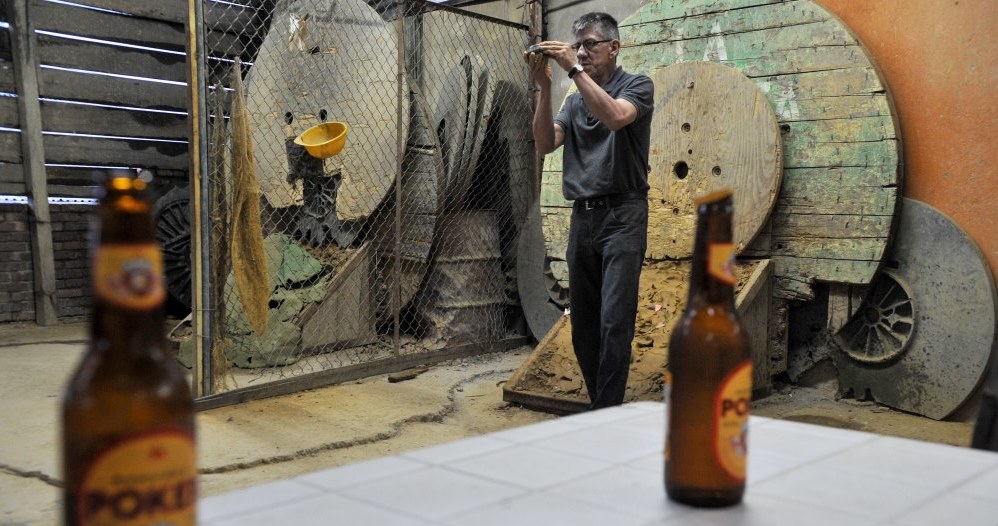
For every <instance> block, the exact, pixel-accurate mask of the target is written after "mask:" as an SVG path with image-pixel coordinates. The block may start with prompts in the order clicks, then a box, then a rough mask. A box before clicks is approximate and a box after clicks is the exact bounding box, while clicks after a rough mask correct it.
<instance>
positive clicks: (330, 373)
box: [188, 0, 536, 409]
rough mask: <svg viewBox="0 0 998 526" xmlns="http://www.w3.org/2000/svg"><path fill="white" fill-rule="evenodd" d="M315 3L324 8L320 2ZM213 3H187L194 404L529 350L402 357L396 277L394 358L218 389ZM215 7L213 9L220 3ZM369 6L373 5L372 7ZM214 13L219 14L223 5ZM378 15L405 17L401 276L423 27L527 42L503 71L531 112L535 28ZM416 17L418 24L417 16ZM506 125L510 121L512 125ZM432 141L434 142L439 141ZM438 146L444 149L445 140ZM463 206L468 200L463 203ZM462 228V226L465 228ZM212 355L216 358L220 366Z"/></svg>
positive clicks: (417, 9) (397, 194) (431, 7)
mask: <svg viewBox="0 0 998 526" xmlns="http://www.w3.org/2000/svg"><path fill="white" fill-rule="evenodd" d="M288 1H289V2H291V3H292V4H293V3H294V2H295V1H303V0H288ZM312 1H314V2H319V1H321V0H312ZM208 3H209V0H190V1H189V7H190V9H189V16H190V19H189V24H188V38H189V42H188V49H189V51H190V56H191V60H190V63H189V66H190V70H189V75H190V82H189V86H190V87H191V119H190V122H191V128H192V133H191V138H192V140H191V146H190V152H191V177H190V180H191V201H190V203H191V223H192V228H191V232H192V254H191V258H192V269H193V271H192V286H193V298H192V299H193V327H192V328H193V335H192V341H193V348H194V351H193V356H194V360H193V362H194V364H193V369H194V373H195V374H194V384H195V385H194V389H195V393H196V395H197V402H196V403H197V406H198V408H199V409H208V408H211V407H218V406H223V405H229V404H233V403H239V402H242V401H247V400H252V399H257V398H264V397H268V396H275V395H280V394H287V393H291V392H296V391H300V390H304V389H310V388H315V387H320V386H324V385H329V384H334V383H340V382H344V381H349V380H353V379H357V378H362V377H366V376H371V375H376V374H385V373H390V372H397V371H401V370H404V369H407V368H411V367H415V366H417V365H422V364H429V363H437V362H440V361H445V360H449V359H454V358H461V357H467V356H472V355H476V354H481V353H486V352H494V351H498V350H507V349H511V348H514V347H517V346H521V345H524V344H526V343H529V342H530V341H531V340H532V338H531V337H530V336H529V334H528V333H529V331H527V330H523V329H521V330H520V331H519V332H520V333H519V334H517V333H516V331H510V330H508V329H509V327H507V331H506V332H505V333H504V335H503V336H501V337H498V338H487V339H484V340H480V341H473V342H470V343H465V342H464V341H462V342H461V343H459V344H456V345H445V346H443V347H442V348H436V349H422V351H420V350H419V349H418V348H419V342H418V341H417V342H416V343H415V347H416V348H417V350H416V351H415V352H413V351H412V349H411V348H410V349H409V350H408V351H407V352H403V350H402V345H403V339H404V335H403V334H401V329H402V325H403V322H402V321H401V320H400V313H401V311H402V309H401V306H400V305H399V301H398V298H399V297H400V296H401V295H402V294H401V293H400V290H399V288H400V287H401V285H400V284H399V281H400V280H399V279H398V274H396V275H395V277H396V278H397V279H396V282H395V283H394V284H393V286H395V287H399V288H396V289H395V290H396V293H395V294H394V295H393V296H392V313H391V314H392V319H391V321H390V323H388V325H389V326H390V328H391V334H390V335H389V334H384V335H382V336H384V337H383V338H382V339H383V340H385V339H387V340H389V341H390V345H391V350H390V352H387V353H381V354H380V355H378V356H374V357H373V358H371V359H366V358H359V359H357V358H355V359H353V360H352V361H351V362H349V363H343V364H341V365H339V366H335V367H325V368H323V369H322V370H319V371H315V372H307V373H303V374H292V375H285V374H283V373H282V374H280V375H278V376H279V377H278V378H276V379H274V378H271V379H270V381H267V382H261V383H259V384H257V385H252V386H246V387H238V388H236V389H231V390H222V389H220V386H219V385H218V382H216V380H218V379H219V378H220V375H224V374H225V372H224V371H220V370H219V367H218V365H217V364H218V361H217V360H218V358H217V354H218V353H217V351H213V349H214V348H215V347H216V346H217V345H218V343H219V341H220V340H221V339H223V338H224V337H225V335H224V334H222V331H223V328H222V327H219V326H218V325H219V322H218V320H219V319H221V318H220V317H218V316H215V309H216V306H217V305H218V304H219V300H218V298H216V297H215V296H216V295H218V291H219V290H222V289H220V288H218V285H219V284H217V283H213V282H212V280H217V278H218V273H217V272H213V271H212V268H213V267H212V265H214V264H215V263H214V260H213V257H214V255H215V254H214V253H215V252H218V251H217V250H216V249H215V248H214V247H212V242H211V240H212V235H213V233H212V219H213V217H212V214H213V210H212V205H211V203H213V199H214V198H215V197H216V196H213V195H212V184H211V181H210V178H211V176H212V166H211V161H210V158H211V156H212V155H213V153H214V152H212V151H210V150H211V148H212V147H211V144H210V138H209V134H210V133H211V129H212V125H211V115H212V108H210V107H209V105H210V104H211V103H210V97H209V93H210V92H211V90H212V88H213V86H212V80H210V79H209V77H210V74H209V66H208V65H207V62H208V58H209V57H208V54H207V52H206V47H205V45H204V42H205V35H206V30H207V29H206V24H205V10H206V4H208ZM211 3H212V4H214V2H211ZM282 3H285V2H282V0H278V1H276V2H273V3H272V4H277V5H278V6H279V5H281V4H282ZM367 3H368V5H371V2H367ZM213 7H217V5H215V6H213ZM271 7H273V8H274V9H277V6H273V5H272V6H271ZM372 7H375V6H372ZM377 8H378V9H379V12H380V13H385V14H389V15H391V14H392V13H404V16H394V20H391V21H390V22H388V23H391V24H394V26H395V31H396V35H402V36H401V37H397V38H396V44H397V57H398V60H397V61H396V64H395V65H394V66H395V70H396V71H395V72H396V80H395V82H396V88H397V90H396V100H395V102H396V109H395V113H396V115H397V122H396V123H395V126H396V129H395V132H396V137H397V140H396V145H395V161H396V166H395V174H394V178H393V181H392V183H391V184H392V187H393V188H392V189H391V190H392V191H393V193H394V200H395V203H398V206H393V210H392V211H393V212H394V214H395V217H394V221H393V225H392V228H393V230H394V233H393V234H392V235H393V236H394V241H395V243H394V244H395V247H394V256H395V257H394V265H395V267H394V270H395V272H399V271H400V269H401V266H400V265H401V264H400V253H401V251H402V249H401V247H400V241H399V240H400V239H401V230H402V229H403V228H404V227H405V226H406V225H404V218H403V217H402V210H403V205H402V204H401V203H403V202H404V199H406V196H405V195H404V192H403V190H404V189H403V174H404V172H405V170H406V168H405V167H404V166H403V164H404V162H406V159H407V151H409V150H410V149H411V147H410V146H408V145H407V140H411V138H412V136H413V131H412V130H411V129H410V127H409V123H408V122H407V119H408V117H407V116H406V115H405V113H406V111H407V110H404V109H403V106H408V104H403V102H404V101H408V100H411V99H410V98H411V96H412V92H414V91H420V90H419V89H410V88H411V86H410V84H411V81H412V79H414V78H417V77H419V76H420V75H421V74H422V71H421V67H419V66H418V65H417V64H416V63H415V62H410V63H408V64H407V59H410V58H411V57H412V56H413V50H414V49H419V46H420V45H421V43H422V42H423V40H422V39H423V34H422V31H423V27H422V25H421V23H422V20H423V16H422V15H425V14H427V13H433V12H438V11H439V12H446V13H451V14H453V15H455V16H458V17H461V20H464V19H467V20H474V21H475V22H474V23H476V24H486V25H487V27H501V28H503V30H504V31H510V32H511V34H514V35H519V40H520V41H521V42H519V43H517V44H518V46H516V49H512V50H509V52H508V56H509V57H510V58H509V59H508V60H509V63H504V64H503V67H508V68H514V69H515V68H519V69H520V70H521V71H522V76H521V77H520V78H521V79H522V86H521V87H522V89H523V93H522V100H518V101H511V102H515V103H516V104H517V105H518V107H520V106H525V107H526V108H528V109H531V110H532V107H533V100H532V91H530V90H529V89H528V83H527V76H526V69H525V67H524V66H523V63H522V61H516V62H513V59H512V57H519V54H520V50H522V49H523V47H522V46H519V44H525V43H526V42H527V41H528V38H529V28H528V26H526V25H523V24H516V23H512V22H508V21H504V20H499V19H495V18H491V17H488V16H484V15H480V14H476V13H470V12H466V11H463V10H460V9H456V8H452V7H448V6H443V5H439V4H432V3H429V2H426V1H425V0H396V1H394V2H382V3H380V4H378V5H377ZM417 13H418V14H419V16H415V15H416V14H417ZM271 15H272V16H276V15H274V13H271ZM386 20H387V18H386ZM486 44H487V43H486ZM484 47H487V46H484ZM313 52H314V51H313ZM216 79H217V76H216ZM418 83H419V82H418V81H417V82H416V84H418ZM413 100H414V99H413ZM497 104H498V103H497ZM509 113H510V115H512V113H513V112H512V111H510V112H509ZM531 113H532V111H531ZM506 118H509V119H512V117H506ZM490 125H491V122H490ZM483 129H484V127H483ZM431 135H434V137H436V135H435V134H431ZM523 136H524V138H523V141H524V142H527V143H529V141H530V139H529V132H528V130H526V129H524V130H523ZM437 139H438V141H441V142H442V140H440V139H439V138H437ZM507 146H508V145H507ZM532 150H533V148H532V144H530V152H531V155H530V159H529V163H530V165H529V168H528V170H527V171H528V172H529V173H530V185H531V186H533V185H535V184H536V182H535V181H534V178H535V172H536V168H535V166H534V163H535V160H534V159H533V155H532ZM441 155H443V154H441ZM483 155H484V154H483ZM507 155H508V154H507ZM476 162H478V161H476ZM525 162H526V161H525ZM475 168H476V167H474V166H473V167H472V171H475ZM469 177H470V176H469ZM410 190H411V189H410ZM462 199H464V198H463V197H462ZM441 215H442V214H441ZM519 221H520V219H516V220H514V221H513V222H514V223H516V222H519ZM457 222H458V223H460V221H457ZM507 222H508V221H507ZM373 228H374V227H372V229H373ZM514 236H515V233H514ZM514 245H515V243H514ZM434 250H436V249H434ZM504 250H510V249H509V247H506V248H505V249H504ZM507 286H508V284H507ZM514 290H515V288H514ZM213 291H214V292H213ZM407 341H408V343H409V344H410V345H411V344H412V343H413V342H412V341H411V338H409V340H407ZM332 352H339V351H332ZM213 354H215V355H216V357H215V358H214V360H213ZM358 354H359V353H358ZM221 369H225V367H222V368H221Z"/></svg>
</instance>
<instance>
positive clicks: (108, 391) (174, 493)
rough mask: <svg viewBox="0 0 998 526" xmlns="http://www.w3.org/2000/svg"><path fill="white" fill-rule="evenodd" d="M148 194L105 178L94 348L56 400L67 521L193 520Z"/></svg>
mask: <svg viewBox="0 0 998 526" xmlns="http://www.w3.org/2000/svg"><path fill="white" fill-rule="evenodd" d="M145 188H146V183H145V181H143V180H141V179H133V178H131V177H130V176H114V177H111V178H109V179H108V180H107V181H106V182H105V183H104V186H103V190H104V195H103V196H102V197H101V199H100V204H99V206H98V213H97V215H98V222H97V224H96V230H95V232H94V239H93V241H94V242H95V243H96V244H95V246H94V247H93V249H92V253H91V262H92V265H91V269H92V270H91V280H92V291H93V307H92V311H91V319H90V342H89V346H88V348H87V350H86V353H85V354H84V356H83V358H82V360H81V362H80V364H79V365H78V366H77V369H76V370H75V371H74V373H73V375H72V376H71V377H70V379H69V382H68V384H67V385H66V387H65V390H64V392H63V395H62V400H61V404H62V415H61V416H62V473H63V481H64V490H63V523H64V524H66V525H89V524H100V525H130V526H131V525H154V524H155V525H192V524H195V522H196V514H195V502H196V489H195V488H196V479H197V461H196V457H195V447H194V444H195V439H194V410H193V402H192V397H191V391H190V387H189V386H188V383H187V381H186V380H185V378H184V373H183V371H182V369H181V368H180V366H179V364H178V363H177V362H176V361H175V360H174V359H173V357H172V356H171V355H170V352H169V349H168V347H167V342H166V336H165V333H164V332H165V324H164V310H163V302H164V299H165V287H164V282H163V268H162V266H163V264H162V259H161V256H160V251H159V247H158V246H157V245H156V240H155V237H154V228H153V220H152V213H151V205H150V202H149V200H148V199H147V198H146V196H145Z"/></svg>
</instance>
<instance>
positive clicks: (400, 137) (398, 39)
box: [392, 0, 409, 356]
mask: <svg viewBox="0 0 998 526" xmlns="http://www.w3.org/2000/svg"><path fill="white" fill-rule="evenodd" d="M395 5H396V19H395V25H396V32H395V45H396V49H397V57H396V60H395V69H396V78H395V85H396V90H395V95H396V97H395V114H396V116H397V117H396V123H395V127H396V130H397V131H396V134H395V135H396V145H395V151H396V159H397V161H398V163H397V172H396V177H395V259H394V272H393V279H394V282H393V283H392V284H393V285H394V289H395V290H394V292H393V293H392V315H393V316H394V318H393V321H394V325H395V328H394V331H393V335H392V337H393V338H392V339H393V340H394V341H393V343H392V346H393V351H394V353H395V356H399V355H400V354H402V336H401V334H400V333H401V328H400V325H401V321H400V320H401V310H402V278H401V276H402V163H403V162H404V159H405V145H406V140H407V139H408V137H407V136H406V133H405V130H406V129H407V128H406V126H405V122H404V121H403V120H402V119H408V118H409V115H408V112H407V113H406V115H402V109H403V107H404V105H403V104H402V97H408V96H409V94H408V93H404V92H403V90H402V87H403V86H404V82H405V49H406V47H405V15H406V2H405V0H398V1H397V2H396V4H395Z"/></svg>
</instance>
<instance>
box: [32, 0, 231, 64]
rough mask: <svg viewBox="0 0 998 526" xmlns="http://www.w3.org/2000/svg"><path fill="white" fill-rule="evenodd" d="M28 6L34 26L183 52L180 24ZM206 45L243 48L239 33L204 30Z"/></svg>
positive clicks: (219, 49)
mask: <svg viewBox="0 0 998 526" xmlns="http://www.w3.org/2000/svg"><path fill="white" fill-rule="evenodd" d="M31 6H32V16H33V17H34V18H35V20H36V22H35V24H36V28H37V29H43V30H46V31H53V32H59V33H69V34H72V35H79V36H85V37H90V38H96V39H101V40H111V41H115V42H123V43H126V44H134V45H142V46H149V47H159V48H164V49H170V50H174V51H184V45H185V42H186V38H187V37H186V33H185V31H184V24H183V23H177V22H166V21H162V20H153V19H150V18H142V17H136V16H122V15H117V14H114V13H107V12H103V11H95V10H93V9H87V8H85V7H79V6H72V5H66V4H53V3H51V2H46V1H43V0H32V2H31ZM206 44H207V47H208V49H209V50H212V51H214V52H216V53H221V54H225V55H237V54H240V53H242V52H243V49H244V46H243V43H242V41H241V40H240V38H239V35H236V34H233V33H226V32H223V31H208V34H207V35H206Z"/></svg>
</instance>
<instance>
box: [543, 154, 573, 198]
mask: <svg viewBox="0 0 998 526" xmlns="http://www.w3.org/2000/svg"><path fill="white" fill-rule="evenodd" d="M558 158H559V159H561V156H560V155H559V156H558ZM541 206H554V207H561V208H572V202H571V201H569V200H568V199H565V194H563V193H562V191H561V171H560V170H559V171H556V172H553V171H545V172H544V177H541Z"/></svg>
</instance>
